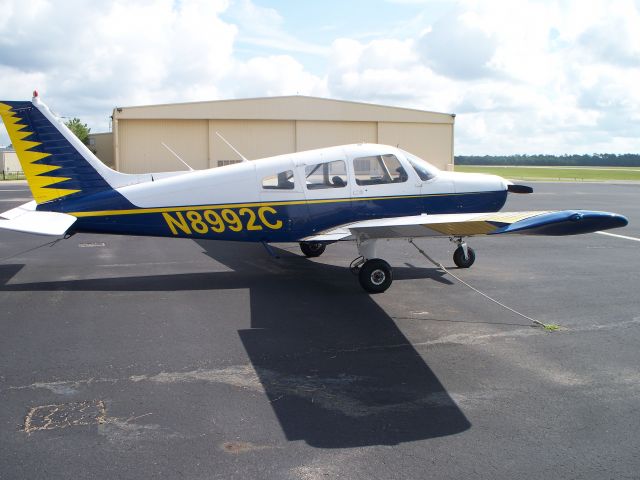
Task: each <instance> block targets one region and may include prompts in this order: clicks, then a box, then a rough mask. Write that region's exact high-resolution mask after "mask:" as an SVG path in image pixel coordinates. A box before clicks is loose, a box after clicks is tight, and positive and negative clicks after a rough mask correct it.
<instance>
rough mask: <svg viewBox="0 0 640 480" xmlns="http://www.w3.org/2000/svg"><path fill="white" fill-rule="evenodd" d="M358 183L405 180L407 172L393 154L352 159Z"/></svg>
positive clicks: (400, 181)
mask: <svg viewBox="0 0 640 480" xmlns="http://www.w3.org/2000/svg"><path fill="white" fill-rule="evenodd" d="M353 170H354V172H355V174H356V183H357V184H358V185H381V184H385V183H402V182H406V181H407V178H408V177H407V172H406V171H405V169H404V167H403V166H402V165H401V164H400V161H399V160H398V158H397V157H396V156H395V155H391V154H388V155H373V156H369V157H360V158H356V159H354V160H353Z"/></svg>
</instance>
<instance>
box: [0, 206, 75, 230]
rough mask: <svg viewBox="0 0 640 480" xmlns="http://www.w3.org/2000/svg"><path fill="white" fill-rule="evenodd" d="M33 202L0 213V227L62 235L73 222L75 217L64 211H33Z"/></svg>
mask: <svg viewBox="0 0 640 480" xmlns="http://www.w3.org/2000/svg"><path fill="white" fill-rule="evenodd" d="M31 207H33V208H35V202H29V203H26V204H24V205H21V206H20V207H17V208H14V209H11V210H7V211H6V212H4V213H1V214H0V217H2V218H4V219H6V220H3V219H0V228H1V229H5V230H13V231H15V232H23V233H33V234H36V235H53V236H60V235H64V234H65V233H66V232H67V230H69V228H70V227H71V225H73V224H74V223H75V221H76V220H77V218H76V217H74V216H72V215H67V214H66V213H57V212H39V211H35V210H34V209H33V208H31Z"/></svg>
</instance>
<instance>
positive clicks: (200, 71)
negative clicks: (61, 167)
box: [0, 0, 640, 155]
mask: <svg viewBox="0 0 640 480" xmlns="http://www.w3.org/2000/svg"><path fill="white" fill-rule="evenodd" d="M587 5H588V8H586V7H587ZM0 11H1V12H2V17H0V98H6V99H25V98H29V96H30V92H31V91H32V90H33V89H34V88H37V89H38V90H39V91H40V92H41V95H42V97H43V99H44V100H45V101H46V102H47V103H48V104H49V106H50V107H51V108H52V109H53V110H54V111H57V112H58V113H59V114H61V115H63V116H67V117H73V116H77V117H80V118H82V119H83V120H84V121H86V122H87V123H88V124H89V126H90V127H91V128H92V130H93V131H96V132H97V131H106V130H108V128H109V123H108V118H109V115H110V114H111V111H112V109H113V108H114V107H116V106H129V105H140V104H154V103H170V102H181V101H200V100H214V99H224V98H243V97H255V96H274V95H295V94H300V95H314V96H321V97H328V98H337V99H344V100H353V101H362V102H371V103H381V104H388V105H396V106H403V107H410V108H418V109H424V110H432V111H443V112H450V113H456V114H457V117H456V137H455V150H456V154H480V155H482V154H514V153H529V154H533V153H556V154H562V153H593V152H611V153H623V152H635V153H637V152H638V151H640V89H638V88H637V85H640V29H638V28H637V26H638V25H640V0H613V1H604V0H591V1H589V2H584V1H573V0H562V1H557V2H553V1H541V0H514V1H510V2H503V1H498V0H482V1H479V0H477V1H476V0H459V1H453V0H451V1H429V0H424V1H423V0H377V1H362V0H353V1H336V0H328V1H322V2H319V1H311V0H298V1H286V0H276V1H267V0H112V1H110V2H101V1H97V0H64V1H63V0H31V1H29V2H25V1H24V0H0ZM3 143H7V137H6V132H4V131H2V129H0V144H3Z"/></svg>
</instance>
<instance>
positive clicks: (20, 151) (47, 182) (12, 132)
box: [0, 103, 80, 203]
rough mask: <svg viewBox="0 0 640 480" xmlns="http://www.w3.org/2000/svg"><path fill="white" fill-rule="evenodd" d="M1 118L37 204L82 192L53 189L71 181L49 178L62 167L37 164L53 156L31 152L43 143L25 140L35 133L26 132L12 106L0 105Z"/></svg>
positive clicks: (62, 178) (61, 178)
mask: <svg viewBox="0 0 640 480" xmlns="http://www.w3.org/2000/svg"><path fill="white" fill-rule="evenodd" d="M0 116H1V117H2V120H3V121H4V125H5V127H6V128H7V132H8V133H9V138H10V139H11V143H12V144H13V148H15V150H16V154H17V155H18V159H19V160H20V165H22V170H23V171H24V174H25V176H26V177H27V182H28V183H29V188H30V189H31V193H32V194H33V198H34V199H35V201H36V202H37V203H43V202H48V201H50V200H55V199H57V198H61V197H65V196H67V195H71V194H72V193H76V192H79V191H80V190H71V189H68V188H51V186H52V185H55V184H57V183H60V182H64V181H65V180H69V178H64V177H50V176H47V175H46V174H47V173H49V172H53V171H54V170H58V169H59V168H60V167H59V166H56V165H42V164H39V163H35V162H37V161H38V160H42V159H43V158H47V157H49V156H51V154H50V153H43V152H33V151H31V149H32V148H33V147H37V146H38V145H41V143H39V142H33V141H30V140H25V138H27V137H28V136H29V135H32V134H33V132H30V131H28V130H25V129H26V128H27V126H26V125H24V124H22V123H20V122H21V121H22V118H20V117H19V116H18V115H17V114H16V113H15V112H13V111H12V110H11V106H10V105H7V104H4V103H0Z"/></svg>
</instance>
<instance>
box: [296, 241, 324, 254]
mask: <svg viewBox="0 0 640 480" xmlns="http://www.w3.org/2000/svg"><path fill="white" fill-rule="evenodd" d="M325 248H327V246H326V245H325V244H324V243H320V242H300V250H302V253H304V255H305V256H306V257H319V256H320V255H322V254H323V253H324V249H325Z"/></svg>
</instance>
